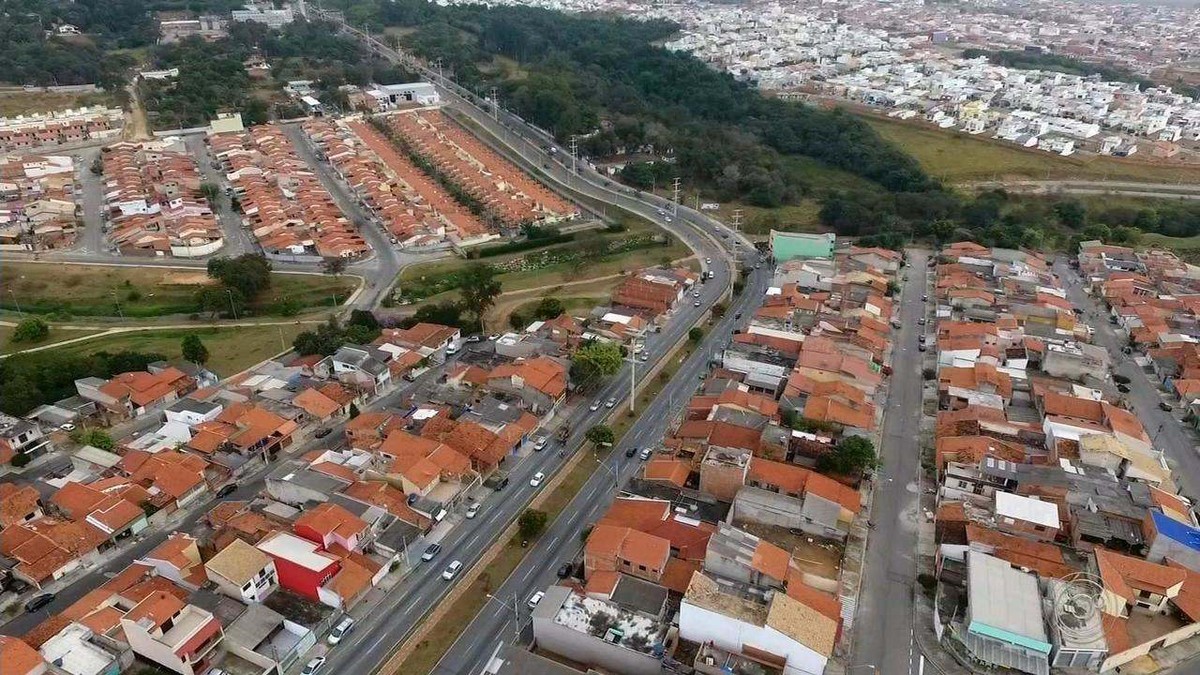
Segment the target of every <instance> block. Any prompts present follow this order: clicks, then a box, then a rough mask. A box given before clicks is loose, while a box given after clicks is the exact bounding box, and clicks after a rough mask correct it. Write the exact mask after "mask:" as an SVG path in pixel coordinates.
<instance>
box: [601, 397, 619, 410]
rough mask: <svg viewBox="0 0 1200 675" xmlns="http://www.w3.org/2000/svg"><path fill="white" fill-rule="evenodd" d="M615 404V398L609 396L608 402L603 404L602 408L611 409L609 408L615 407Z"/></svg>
mask: <svg viewBox="0 0 1200 675" xmlns="http://www.w3.org/2000/svg"><path fill="white" fill-rule="evenodd" d="M616 404H617V397H616V396H609V397H608V400H607V401H605V402H604V407H605V408H611V407H613V406H615V405H616Z"/></svg>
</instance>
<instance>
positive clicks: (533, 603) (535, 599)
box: [527, 591, 546, 609]
mask: <svg viewBox="0 0 1200 675" xmlns="http://www.w3.org/2000/svg"><path fill="white" fill-rule="evenodd" d="M544 597H546V592H545V591H538V592H537V593H534V594H533V595H531V596H529V602H528V603H527V604H528V605H529V609H533V608H534V607H537V604H538V603H539V602H541V601H542V598H544Z"/></svg>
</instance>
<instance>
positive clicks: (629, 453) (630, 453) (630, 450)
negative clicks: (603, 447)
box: [625, 448, 637, 457]
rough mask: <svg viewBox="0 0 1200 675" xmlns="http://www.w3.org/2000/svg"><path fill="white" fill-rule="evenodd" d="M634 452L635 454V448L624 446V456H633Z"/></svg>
mask: <svg viewBox="0 0 1200 675" xmlns="http://www.w3.org/2000/svg"><path fill="white" fill-rule="evenodd" d="M636 454H637V448H626V449H625V456H626V457H633V456H634V455H636Z"/></svg>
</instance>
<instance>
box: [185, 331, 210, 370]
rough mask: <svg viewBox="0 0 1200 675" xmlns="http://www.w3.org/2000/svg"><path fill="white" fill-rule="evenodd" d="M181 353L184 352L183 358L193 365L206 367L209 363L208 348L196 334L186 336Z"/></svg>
mask: <svg viewBox="0 0 1200 675" xmlns="http://www.w3.org/2000/svg"><path fill="white" fill-rule="evenodd" d="M180 351H181V352H183V358H185V359H187V360H188V361H191V362H192V363H195V364H198V365H204V364H205V363H206V362H207V361H208V347H205V346H204V343H203V342H201V341H200V336H199V335H196V334H195V333H189V334H188V335H186V336H184V338H183V342H182V343H181V344H180Z"/></svg>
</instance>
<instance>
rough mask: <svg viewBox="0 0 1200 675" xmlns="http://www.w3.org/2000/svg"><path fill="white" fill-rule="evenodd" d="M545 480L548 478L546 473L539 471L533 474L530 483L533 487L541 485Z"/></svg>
mask: <svg viewBox="0 0 1200 675" xmlns="http://www.w3.org/2000/svg"><path fill="white" fill-rule="evenodd" d="M544 480H546V474H544V473H542V472H541V471H539V472H537V473H535V474H533V478H530V479H529V484H530V485H532V486H533V487H537V486H539V485H541V484H542V481H544Z"/></svg>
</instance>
